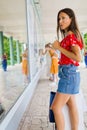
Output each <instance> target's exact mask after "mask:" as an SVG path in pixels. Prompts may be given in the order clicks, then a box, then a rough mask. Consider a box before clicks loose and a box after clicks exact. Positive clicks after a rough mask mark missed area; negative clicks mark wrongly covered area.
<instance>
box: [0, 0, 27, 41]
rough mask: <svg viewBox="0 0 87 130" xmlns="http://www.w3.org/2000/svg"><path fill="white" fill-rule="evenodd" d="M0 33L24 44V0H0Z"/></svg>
mask: <svg viewBox="0 0 87 130" xmlns="http://www.w3.org/2000/svg"><path fill="white" fill-rule="evenodd" d="M0 31H3V32H4V35H7V36H13V37H14V38H15V39H16V40H20V41H21V42H26V39H27V38H26V36H27V35H26V9H25V0H0Z"/></svg>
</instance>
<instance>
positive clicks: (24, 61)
mask: <svg viewBox="0 0 87 130" xmlns="http://www.w3.org/2000/svg"><path fill="white" fill-rule="evenodd" d="M22 73H23V74H24V83H28V52H27V49H25V51H24V53H23V54H22Z"/></svg>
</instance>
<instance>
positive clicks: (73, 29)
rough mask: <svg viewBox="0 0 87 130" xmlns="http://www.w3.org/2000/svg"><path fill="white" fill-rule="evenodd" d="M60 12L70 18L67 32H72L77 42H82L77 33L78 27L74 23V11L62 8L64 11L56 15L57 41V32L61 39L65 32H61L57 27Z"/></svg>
mask: <svg viewBox="0 0 87 130" xmlns="http://www.w3.org/2000/svg"><path fill="white" fill-rule="evenodd" d="M61 12H63V13H66V14H67V15H68V16H69V18H71V24H70V26H69V27H68V28H67V31H72V32H73V33H74V34H75V36H76V37H77V38H78V40H82V37H81V34H80V31H79V28H78V25H77V22H76V17H75V14H74V11H73V10H72V9H70V8H64V9H62V10H60V11H59V12H58V15H57V36H58V40H59V31H60V32H61V35H62V37H65V31H64V30H61V29H60V26H59V15H60V13H61Z"/></svg>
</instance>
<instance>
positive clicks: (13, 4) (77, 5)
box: [0, 0, 87, 42]
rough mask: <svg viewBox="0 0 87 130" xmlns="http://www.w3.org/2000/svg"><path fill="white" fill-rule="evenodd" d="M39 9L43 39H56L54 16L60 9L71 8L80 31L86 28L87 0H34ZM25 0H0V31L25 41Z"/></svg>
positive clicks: (55, 16)
mask: <svg viewBox="0 0 87 130" xmlns="http://www.w3.org/2000/svg"><path fill="white" fill-rule="evenodd" d="M34 1H35V5H36V6H38V7H39V8H38V11H39V12H40V11H41V13H40V14H41V16H40V17H41V23H42V31H43V34H44V38H45V41H53V40H55V39H56V18H57V13H58V11H59V10H60V9H62V8H65V7H69V8H72V9H73V10H74V11H75V13H76V17H77V20H78V21H77V22H78V24H79V27H80V30H81V31H86V30H87V0H34ZM25 7H26V6H25V0H7V1H6V0H0V31H3V32H4V33H5V35H8V36H14V38H15V39H17V40H20V41H21V42H24V41H26V39H27V38H26V36H27V34H26V13H25V12H26V9H25Z"/></svg>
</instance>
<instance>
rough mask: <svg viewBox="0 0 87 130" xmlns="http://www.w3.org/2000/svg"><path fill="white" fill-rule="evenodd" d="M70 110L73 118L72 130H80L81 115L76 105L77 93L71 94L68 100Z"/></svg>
mask: <svg viewBox="0 0 87 130" xmlns="http://www.w3.org/2000/svg"><path fill="white" fill-rule="evenodd" d="M67 105H68V107H69V112H70V119H71V128H72V130H78V124H79V116H78V109H77V105H76V100H75V95H73V96H71V97H70V99H69V100H68V102H67Z"/></svg>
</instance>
